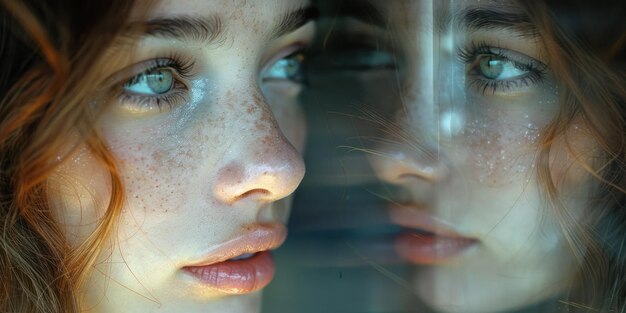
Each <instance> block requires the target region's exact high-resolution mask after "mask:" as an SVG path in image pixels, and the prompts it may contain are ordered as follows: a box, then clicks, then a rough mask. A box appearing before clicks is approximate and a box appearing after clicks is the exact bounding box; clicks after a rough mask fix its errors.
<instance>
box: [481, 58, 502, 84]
mask: <svg viewBox="0 0 626 313" xmlns="http://www.w3.org/2000/svg"><path fill="white" fill-rule="evenodd" d="M503 67H504V66H503V65H502V60H499V59H498V58H496V57H494V56H489V57H485V58H483V59H482V60H481V62H480V70H481V71H482V73H483V75H484V76H485V77H486V78H489V79H496V78H498V76H500V75H501V74H502V71H503Z"/></svg>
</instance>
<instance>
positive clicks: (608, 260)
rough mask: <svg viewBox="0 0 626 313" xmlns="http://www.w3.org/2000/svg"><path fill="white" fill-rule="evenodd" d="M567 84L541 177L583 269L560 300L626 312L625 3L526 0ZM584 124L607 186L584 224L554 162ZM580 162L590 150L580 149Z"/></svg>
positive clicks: (591, 168)
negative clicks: (563, 196)
mask: <svg viewBox="0 0 626 313" xmlns="http://www.w3.org/2000/svg"><path fill="white" fill-rule="evenodd" d="M519 3H520V4H521V5H522V6H523V7H524V8H525V9H526V11H527V12H528V15H529V16H530V18H531V20H532V22H533V23H534V24H535V25H536V27H537V29H538V32H539V34H540V35H541V39H542V41H543V45H544V46H545V50H546V51H547V57H548V60H549V66H550V67H551V69H552V71H553V72H554V74H555V77H556V79H557V81H558V82H559V83H560V88H559V90H560V93H559V96H560V99H559V101H560V104H561V105H560V111H559V113H558V116H557V117H556V118H555V119H554V122H553V123H552V124H551V125H550V127H548V129H547V130H546V136H544V138H543V142H542V145H541V147H540V154H539V159H538V167H537V170H538V177H539V181H540V183H542V184H543V186H544V190H545V192H546V195H547V198H548V200H549V201H550V203H551V204H552V205H553V207H554V212H555V214H556V216H557V218H558V221H559V223H560V226H561V229H562V231H563V233H564V234H565V238H566V239H567V240H568V243H569V245H570V247H571V249H572V254H573V255H574V257H575V258H576V260H577V262H578V264H579V268H580V271H579V273H578V276H577V278H576V282H575V284H574V285H573V286H572V288H571V290H570V292H569V295H568V296H566V298H565V299H563V300H562V301H561V302H562V303H564V304H565V305H566V306H568V309H569V310H572V311H576V312H626V175H625V174H626V66H625V65H626V19H625V18H624V17H625V16H626V4H625V3H623V2H619V1H602V0H600V1H587V0H568V1H555V0H524V1H519ZM574 120H582V122H583V123H584V125H585V126H586V129H587V132H588V134H587V135H588V136H590V137H591V138H593V139H594V142H595V143H596V145H598V147H599V150H600V151H601V153H600V154H601V155H600V156H599V157H597V158H595V160H594V161H593V164H591V163H586V162H585V161H583V160H580V159H583V158H577V159H578V162H579V163H580V165H581V166H582V168H584V169H586V170H587V171H588V172H589V173H590V174H591V175H593V176H594V177H595V178H597V180H598V181H599V182H600V186H599V188H598V190H597V191H596V192H595V194H594V196H593V197H592V198H591V199H590V202H589V204H588V207H589V209H588V210H587V211H586V215H585V218H584V219H583V220H582V221H581V220H579V219H577V218H573V217H572V216H571V215H570V214H569V212H568V211H567V208H565V207H564V206H563V205H562V204H561V203H560V202H559V201H558V200H557V199H558V188H557V184H556V182H555V181H554V180H553V178H552V177H551V175H550V169H549V163H550V162H549V157H550V148H551V145H552V142H553V141H554V140H555V139H556V138H564V139H565V140H567V129H568V127H569V126H570V125H571V124H572V123H573V121H574ZM568 146H569V147H570V153H571V155H573V156H580V155H583V154H584V153H585V152H583V151H576V150H575V148H573V147H572V145H568Z"/></svg>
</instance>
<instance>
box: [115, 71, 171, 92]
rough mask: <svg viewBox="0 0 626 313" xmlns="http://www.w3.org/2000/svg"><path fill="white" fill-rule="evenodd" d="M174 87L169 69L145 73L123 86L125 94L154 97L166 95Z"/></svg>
mask: <svg viewBox="0 0 626 313" xmlns="http://www.w3.org/2000/svg"><path fill="white" fill-rule="evenodd" d="M173 87H174V73H173V71H172V70H170V69H166V68H156V69H152V70H148V71H145V72H143V73H141V74H139V75H137V76H135V77H133V78H131V79H130V80H129V81H127V82H126V83H125V84H124V90H125V91H126V92H130V93H134V94H138V95H146V96H156V95H162V94H165V93H168V92H169V91H171V90H172V88H173Z"/></svg>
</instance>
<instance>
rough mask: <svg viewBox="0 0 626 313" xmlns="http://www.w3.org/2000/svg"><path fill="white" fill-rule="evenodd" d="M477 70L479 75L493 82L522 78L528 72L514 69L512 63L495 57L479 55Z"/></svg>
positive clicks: (514, 66)
mask: <svg viewBox="0 0 626 313" xmlns="http://www.w3.org/2000/svg"><path fill="white" fill-rule="evenodd" d="M477 60H478V68H479V71H480V74H481V75H482V76H483V77H485V78H487V79H493V80H510V79H515V78H519V77H522V76H524V75H526V74H527V73H528V71H525V70H522V69H519V68H518V67H516V65H515V63H513V61H511V60H508V59H506V58H503V57H499V56H495V55H485V54H483V55H479V56H478V58H477Z"/></svg>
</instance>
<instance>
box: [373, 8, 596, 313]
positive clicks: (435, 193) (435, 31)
mask: <svg viewBox="0 0 626 313" xmlns="http://www.w3.org/2000/svg"><path fill="white" fill-rule="evenodd" d="M380 4H381V10H382V11H383V12H384V14H386V16H387V17H388V20H389V25H387V27H389V29H391V30H393V35H392V37H394V36H395V37H394V39H393V40H392V41H394V44H396V45H399V46H400V47H401V48H400V49H396V50H394V51H392V50H389V51H390V53H393V54H395V55H396V57H397V58H398V60H402V61H398V63H397V64H398V67H400V66H402V69H399V71H398V72H400V73H403V79H404V80H403V81H402V82H401V85H402V87H401V92H399V95H398V96H397V98H396V99H395V100H393V101H392V102H390V101H389V98H387V99H386V102H385V105H390V103H391V104H394V103H395V105H396V112H395V113H394V114H393V117H392V116H386V118H390V119H393V121H394V124H393V125H392V126H389V125H386V126H382V128H383V130H384V132H385V136H386V138H385V143H383V144H378V145H377V146H376V147H375V151H376V152H377V154H376V155H375V156H372V157H371V161H372V165H373V167H374V170H375V171H376V173H377V175H378V176H379V177H380V178H381V179H382V180H384V181H385V182H388V183H391V184H393V185H396V186H398V187H399V188H398V189H399V190H398V191H395V192H390V193H389V194H388V195H387V196H388V197H389V198H390V199H393V204H392V205H390V210H389V211H390V217H391V220H392V221H393V222H394V223H395V224H398V225H400V226H403V227H405V228H406V229H407V232H406V233H405V234H403V235H401V236H399V237H398V238H397V240H396V250H397V252H398V253H399V254H400V255H401V256H402V257H403V258H405V259H406V260H408V261H409V262H412V263H414V264H415V265H417V267H416V275H415V277H414V285H415V288H416V291H417V294H418V296H419V297H420V298H421V299H422V300H423V301H425V302H426V303H427V304H429V305H430V306H431V307H433V308H435V309H436V310H438V311H442V312H498V311H504V310H510V309H516V308H522V307H525V306H528V305H532V304H535V303H539V302H541V301H544V300H547V299H550V298H551V297H555V296H557V295H558V294H560V293H561V292H563V291H564V288H565V287H566V286H567V284H568V283H570V282H571V281H570V279H571V278H572V276H573V275H574V271H575V270H574V268H575V264H574V257H573V256H572V255H571V253H570V252H569V251H570V250H569V248H568V246H567V243H566V240H565V238H564V237H563V235H562V232H561V228H560V226H559V224H558V219H557V217H556V212H557V209H555V208H554V207H553V206H552V205H551V202H550V201H549V200H548V199H549V198H548V196H547V194H546V193H545V188H544V185H542V184H541V183H540V177H538V174H537V173H538V168H539V166H540V165H544V164H545V163H548V164H549V165H550V172H549V174H547V175H545V177H541V179H543V180H546V179H548V178H550V179H552V180H553V181H554V183H555V185H556V186H557V189H558V191H559V198H558V199H559V200H560V201H562V202H563V205H564V207H565V210H566V212H567V213H566V214H568V215H569V216H570V217H572V218H575V219H577V218H580V216H581V214H582V211H583V209H584V208H585V207H586V205H587V203H588V199H589V197H590V192H592V190H593V187H594V186H593V184H592V180H591V177H590V176H589V175H587V174H586V173H585V172H584V170H583V169H582V168H581V167H580V166H579V165H578V163H577V162H576V160H575V158H574V156H572V154H571V153H570V152H569V150H568V146H567V145H566V143H565V140H564V136H560V137H557V138H556V139H555V140H554V141H553V142H552V145H551V148H550V154H549V157H547V158H545V159H542V158H540V154H539V151H540V150H539V148H540V145H541V144H542V142H543V141H542V139H543V136H545V135H546V133H547V128H548V126H549V125H550V123H551V121H553V119H554V118H555V117H556V115H557V113H558V111H559V103H558V102H557V98H558V88H557V84H556V82H555V79H554V78H553V74H552V73H551V70H550V67H549V64H548V63H549V62H548V60H546V58H545V53H544V49H545V48H544V47H543V46H542V44H541V40H540V38H539V35H537V33H536V32H535V30H534V29H533V27H532V24H530V23H529V22H528V17H526V16H525V15H524V13H523V11H522V10H521V9H520V8H518V7H517V6H516V4H515V2H513V1H484V0H483V1H479V0H475V1H474V0H463V1H454V2H452V3H451V4H450V5H449V6H444V4H443V3H442V2H439V1H432V2H431V1H394V2H392V3H387V2H386V3H385V4H384V5H383V4H382V2H381V3H380ZM387 95H388V94H387ZM584 128H585V127H584V125H583V124H582V123H573V124H571V125H570V126H569V127H568V129H567V130H566V131H565V134H566V136H567V139H568V142H569V144H570V145H571V148H573V150H574V151H578V152H579V153H580V154H579V155H577V157H578V158H579V159H580V160H583V161H589V160H590V158H591V157H592V156H593V154H594V152H593V149H594V144H593V142H592V140H591V139H590V138H589V137H587V136H586V135H585V131H584Z"/></svg>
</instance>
